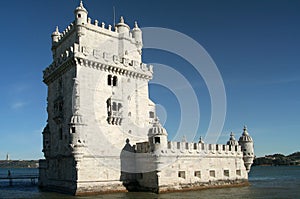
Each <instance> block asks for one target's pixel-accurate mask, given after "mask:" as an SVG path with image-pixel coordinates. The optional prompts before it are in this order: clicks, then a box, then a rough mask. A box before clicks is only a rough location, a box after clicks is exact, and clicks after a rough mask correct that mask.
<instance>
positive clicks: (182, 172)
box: [178, 171, 185, 179]
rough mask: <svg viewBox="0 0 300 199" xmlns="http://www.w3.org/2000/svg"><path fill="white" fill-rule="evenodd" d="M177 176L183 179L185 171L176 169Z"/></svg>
mask: <svg viewBox="0 0 300 199" xmlns="http://www.w3.org/2000/svg"><path fill="white" fill-rule="evenodd" d="M178 177H179V178H183V179H185V171H178Z"/></svg>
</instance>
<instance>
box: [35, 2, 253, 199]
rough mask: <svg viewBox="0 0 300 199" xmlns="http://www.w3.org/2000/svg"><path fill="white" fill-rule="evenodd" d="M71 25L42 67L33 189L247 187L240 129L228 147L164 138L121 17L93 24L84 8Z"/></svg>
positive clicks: (131, 34)
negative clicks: (43, 117) (43, 105)
mask: <svg viewBox="0 0 300 199" xmlns="http://www.w3.org/2000/svg"><path fill="white" fill-rule="evenodd" d="M74 17H75V19H74V22H73V23H71V24H70V25H69V26H68V27H67V28H66V29H65V30H64V31H63V32H60V31H59V28H58V27H57V28H56V29H55V31H54V32H53V33H52V35H51V37H52V48H51V50H52V56H53V62H52V63H51V64H50V65H49V66H48V67H47V68H46V69H45V70H44V76H43V78H44V79H43V81H44V83H45V84H46V85H47V88H48V95H47V113H48V120H47V124H46V126H45V128H44V130H43V153H44V156H45V159H43V160H40V165H39V166H40V167H39V186H40V187H41V188H44V189H47V190H52V191H62V192H67V193H72V194H75V195H80V194H95V193H103V192H119V191H128V190H132V189H134V190H137V189H138V190H149V191H153V192H157V193H160V192H166V191H173V190H174V191H179V190H184V189H189V190H190V189H198V188H199V189H201V188H203V186H214V187H215V186H222V187H223V186H226V185H229V186H233V185H241V184H247V179H248V172H249V169H250V166H251V164H252V161H253V157H254V154H253V141H252V138H251V137H250V136H249V134H248V132H247V129H246V128H245V129H244V132H243V135H242V137H241V138H240V140H239V143H237V141H235V139H234V136H233V134H232V135H231V138H230V141H229V142H228V143H227V145H221V144H206V143H204V142H203V140H202V139H200V140H199V142H196V143H192V142H188V141H187V140H186V139H184V140H183V141H182V142H175V141H172V142H171V141H168V140H167V135H168V134H167V131H166V129H165V128H163V126H162V125H161V124H160V123H159V120H158V119H157V117H156V112H155V104H154V103H153V102H152V101H151V100H150V99H149V96H148V93H149V91H148V82H149V80H150V79H151V78H152V75H153V68H152V66H151V65H148V64H145V63H143V62H142V57H141V55H142V47H143V41H142V31H141V29H140V28H139V27H138V24H137V23H135V24H134V27H133V28H132V29H131V28H130V26H129V25H128V24H126V22H125V20H124V18H123V17H121V18H120V21H119V23H117V24H116V25H115V27H112V26H111V25H108V26H107V25H105V23H103V22H102V23H99V21H98V20H94V21H92V19H91V18H89V17H88V11H87V10H86V9H85V7H84V5H83V4H82V2H81V3H80V5H79V6H78V7H77V8H76V9H75V11H74Z"/></svg>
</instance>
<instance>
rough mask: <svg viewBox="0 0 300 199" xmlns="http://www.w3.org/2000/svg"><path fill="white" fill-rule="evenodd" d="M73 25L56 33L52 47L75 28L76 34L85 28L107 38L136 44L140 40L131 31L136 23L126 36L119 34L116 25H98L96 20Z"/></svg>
mask: <svg viewBox="0 0 300 199" xmlns="http://www.w3.org/2000/svg"><path fill="white" fill-rule="evenodd" d="M74 23H75V22H72V23H70V25H68V26H67V28H66V29H65V30H64V31H63V32H61V33H59V32H58V37H57V42H56V43H55V44H54V45H59V44H60V43H61V42H62V41H64V39H65V38H66V37H68V36H69V34H70V33H71V32H73V31H74V30H76V27H77V31H78V32H80V31H82V30H80V29H81V28H82V27H84V28H87V29H88V30H91V31H94V32H97V33H101V34H104V35H107V36H111V37H115V38H122V39H127V40H129V41H131V42H132V43H136V42H137V41H136V39H141V38H137V36H135V34H133V31H135V29H136V28H137V23H135V27H134V28H132V29H130V30H129V31H128V34H124V32H119V31H118V26H117V25H115V26H112V25H110V24H108V25H106V24H105V22H101V23H99V21H98V20H97V19H95V20H94V23H92V19H91V18H88V20H87V23H86V24H82V25H75V24H74ZM126 25H127V24H126ZM128 27H129V26H128ZM140 42H141V41H140Z"/></svg>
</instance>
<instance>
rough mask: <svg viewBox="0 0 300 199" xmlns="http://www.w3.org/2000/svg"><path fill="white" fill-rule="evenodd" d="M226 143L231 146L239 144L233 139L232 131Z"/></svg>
mask: <svg viewBox="0 0 300 199" xmlns="http://www.w3.org/2000/svg"><path fill="white" fill-rule="evenodd" d="M227 145H232V146H235V145H239V143H238V141H236V140H235V137H234V134H233V132H231V133H230V138H229V140H228V142H227Z"/></svg>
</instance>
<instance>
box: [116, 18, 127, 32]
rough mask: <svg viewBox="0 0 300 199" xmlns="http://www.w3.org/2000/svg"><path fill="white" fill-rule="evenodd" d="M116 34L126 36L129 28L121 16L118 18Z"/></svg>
mask: <svg viewBox="0 0 300 199" xmlns="http://www.w3.org/2000/svg"><path fill="white" fill-rule="evenodd" d="M116 28H117V32H118V33H124V35H126V36H128V35H129V31H130V27H129V26H128V25H127V24H126V23H125V20H124V18H123V16H121V17H120V22H119V23H118V24H117V25H116Z"/></svg>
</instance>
